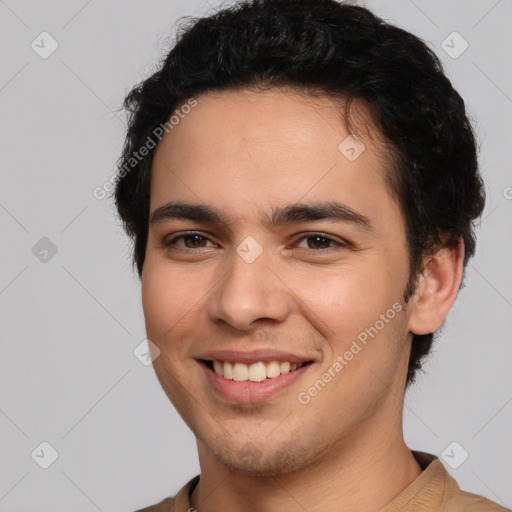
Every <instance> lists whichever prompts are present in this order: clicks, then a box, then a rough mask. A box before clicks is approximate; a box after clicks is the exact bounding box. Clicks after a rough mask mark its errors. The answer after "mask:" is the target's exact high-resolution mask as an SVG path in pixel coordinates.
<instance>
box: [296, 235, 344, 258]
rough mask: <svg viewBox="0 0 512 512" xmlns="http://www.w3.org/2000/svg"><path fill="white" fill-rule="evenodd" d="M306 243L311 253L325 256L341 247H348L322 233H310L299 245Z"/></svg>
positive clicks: (299, 241)
mask: <svg viewBox="0 0 512 512" xmlns="http://www.w3.org/2000/svg"><path fill="white" fill-rule="evenodd" d="M302 242H306V244H307V247H305V248H306V249H308V251H309V252H312V253H316V254H318V253H320V254H323V253H325V252H331V251H332V250H336V249H339V248H340V247H348V244H347V243H346V242H342V241H338V240H335V239H334V238H332V237H330V236H327V235H324V234H322V233H309V234H307V235H305V236H303V237H302V238H300V239H299V240H297V243H302Z"/></svg>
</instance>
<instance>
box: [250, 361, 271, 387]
mask: <svg viewBox="0 0 512 512" xmlns="http://www.w3.org/2000/svg"><path fill="white" fill-rule="evenodd" d="M266 378H267V369H266V368H265V364H264V363H262V362H261V361H259V362H257V363H254V364H251V366H249V380H250V381H252V382H261V381H262V380H265V379H266Z"/></svg>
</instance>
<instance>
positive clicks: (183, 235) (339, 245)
mask: <svg viewBox="0 0 512 512" xmlns="http://www.w3.org/2000/svg"><path fill="white" fill-rule="evenodd" d="M193 236H199V237H201V238H203V239H205V240H209V241H211V240H210V239H209V238H208V237H207V236H205V235H203V234H202V233H200V232H198V231H188V232H186V233H181V234H180V235H178V236H175V237H173V238H171V239H170V240H164V242H163V244H162V248H164V249H167V248H169V247H170V246H172V245H174V244H175V242H176V241H177V240H179V239H181V238H183V239H185V238H188V237H193ZM314 237H318V238H323V239H324V240H325V241H328V242H329V243H332V244H334V246H333V247H329V248H327V249H310V248H307V249H305V250H306V251H307V252H308V254H326V253H329V252H331V251H333V250H339V249H341V248H347V247H349V243H348V242H340V241H338V240H335V239H334V238H332V237H330V236H328V235H324V234H323V233H316V232H311V233H308V234H306V235H304V236H302V237H301V238H299V239H298V240H296V242H295V243H299V242H302V241H303V240H307V239H308V238H314ZM179 247H180V249H178V250H180V251H183V252H189V251H192V252H195V251H196V249H191V248H189V247H181V246H179ZM199 249H204V247H199Z"/></svg>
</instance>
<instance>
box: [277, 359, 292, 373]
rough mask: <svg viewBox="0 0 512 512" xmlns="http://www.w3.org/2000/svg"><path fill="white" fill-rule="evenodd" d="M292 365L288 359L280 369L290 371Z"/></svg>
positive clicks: (283, 371)
mask: <svg viewBox="0 0 512 512" xmlns="http://www.w3.org/2000/svg"><path fill="white" fill-rule="evenodd" d="M290 367H291V365H290V363H289V362H288V361H283V362H282V363H281V364H280V366H279V370H280V371H281V373H288V372H289V371H290Z"/></svg>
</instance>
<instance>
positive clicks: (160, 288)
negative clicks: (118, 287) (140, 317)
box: [142, 258, 198, 345]
mask: <svg viewBox="0 0 512 512" xmlns="http://www.w3.org/2000/svg"><path fill="white" fill-rule="evenodd" d="M181 274H182V272H180V270H179V269H176V268H175V269H172V271H171V269H170V268H166V266H165V265H162V264H160V265H159V264H157V263H155V262H154V261H153V260H152V258H148V259H147V261H146V262H145V264H144V271H143V275H142V307H143V310H144V317H145V321H146V330H147V334H148V338H149V339H151V340H152V341H154V343H156V344H157V345H160V344H163V343H164V342H165V340H166V339H167V338H168V337H169V336H171V333H172V332H174V329H175V328H178V327H177V326H178V325H179V324H181V321H183V320H186V318H187V313H188V312H190V311H191V309H192V308H193V305H194V303H196V302H197V297H198V291H197V287H195V286H194V284H193V281H192V282H191V281H190V280H188V279H184V278H183V276H182V275H181Z"/></svg>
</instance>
